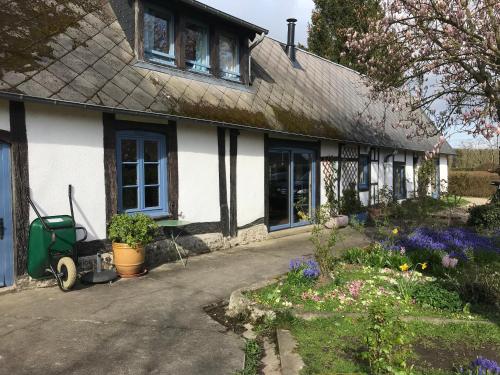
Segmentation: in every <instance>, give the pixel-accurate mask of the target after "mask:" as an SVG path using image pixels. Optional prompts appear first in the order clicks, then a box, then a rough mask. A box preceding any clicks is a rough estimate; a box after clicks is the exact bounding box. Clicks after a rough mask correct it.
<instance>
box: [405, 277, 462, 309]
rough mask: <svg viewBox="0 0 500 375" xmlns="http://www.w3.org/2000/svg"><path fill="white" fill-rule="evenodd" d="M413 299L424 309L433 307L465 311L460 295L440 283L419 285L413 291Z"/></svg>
mask: <svg viewBox="0 0 500 375" xmlns="http://www.w3.org/2000/svg"><path fill="white" fill-rule="evenodd" d="M413 298H414V299H415V301H416V302H417V303H418V304H419V305H421V306H422V307H432V308H435V309H440V310H447V311H461V310H462V309H463V304H462V300H461V299H460V295H459V294H458V293H457V292H455V291H449V290H447V289H445V288H444V287H443V286H441V285H440V284H439V283H435V282H434V283H417V284H416V286H415V288H414V290H413Z"/></svg>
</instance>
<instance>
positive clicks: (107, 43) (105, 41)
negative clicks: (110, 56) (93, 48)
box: [92, 33, 116, 51]
mask: <svg viewBox="0 0 500 375" xmlns="http://www.w3.org/2000/svg"><path fill="white" fill-rule="evenodd" d="M92 40H94V41H96V42H97V43H99V44H100V45H101V46H102V47H104V48H106V49H107V50H108V51H109V50H111V49H113V48H114V47H115V45H116V43H114V42H113V41H112V40H111V39H109V38H108V37H107V36H106V35H103V34H101V33H99V34H97V35H96V36H94V37H93V38H92Z"/></svg>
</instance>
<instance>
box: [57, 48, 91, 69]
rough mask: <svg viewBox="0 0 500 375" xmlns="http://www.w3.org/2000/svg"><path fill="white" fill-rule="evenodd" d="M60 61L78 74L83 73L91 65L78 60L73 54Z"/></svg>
mask: <svg viewBox="0 0 500 375" xmlns="http://www.w3.org/2000/svg"><path fill="white" fill-rule="evenodd" d="M60 61H61V62H62V63H63V64H64V65H66V66H68V67H69V68H70V69H71V70H74V71H75V72H76V73H81V72H83V71H84V70H85V69H87V67H88V66H89V64H87V63H86V62H84V61H83V60H81V59H80V58H78V57H77V56H76V55H75V54H74V53H73V52H70V53H68V54H67V55H65V56H63V57H62V58H61V60H60Z"/></svg>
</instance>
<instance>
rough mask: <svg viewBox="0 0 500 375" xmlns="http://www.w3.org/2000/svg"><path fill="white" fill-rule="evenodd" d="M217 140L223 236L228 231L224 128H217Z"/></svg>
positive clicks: (227, 234) (226, 235) (226, 234)
mask: <svg viewBox="0 0 500 375" xmlns="http://www.w3.org/2000/svg"><path fill="white" fill-rule="evenodd" d="M217 140H218V147H219V202H220V222H221V226H222V234H223V235H224V236H225V237H228V236H229V235H230V232H229V208H228V205H227V180H226V129H224V128H217Z"/></svg>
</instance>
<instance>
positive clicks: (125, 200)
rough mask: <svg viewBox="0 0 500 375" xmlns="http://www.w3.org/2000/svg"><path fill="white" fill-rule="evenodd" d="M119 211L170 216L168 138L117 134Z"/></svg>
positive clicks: (126, 133)
mask: <svg viewBox="0 0 500 375" xmlns="http://www.w3.org/2000/svg"><path fill="white" fill-rule="evenodd" d="M116 144H117V146H116V152H117V156H116V161H117V178H118V209H119V211H120V212H125V213H136V212H142V213H145V214H147V215H150V216H163V215H167V214H168V194H167V191H168V188H167V186H168V185H167V184H168V180H167V147H166V139H165V136H164V135H161V134H156V133H147V132H138V131H121V132H118V134H117V142H116Z"/></svg>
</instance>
